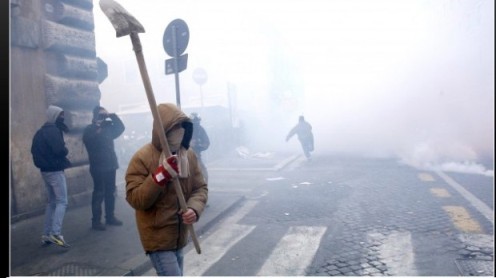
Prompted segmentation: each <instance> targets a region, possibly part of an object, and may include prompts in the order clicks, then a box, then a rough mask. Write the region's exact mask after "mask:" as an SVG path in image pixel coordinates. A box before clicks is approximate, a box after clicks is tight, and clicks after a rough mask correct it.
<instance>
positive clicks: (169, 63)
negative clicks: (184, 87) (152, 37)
mask: <svg viewBox="0 0 496 278" xmlns="http://www.w3.org/2000/svg"><path fill="white" fill-rule="evenodd" d="M188 42H189V29H188V25H187V24H186V22H184V20H182V19H179V18H178V19H175V20H173V21H171V22H170V23H169V25H167V27H166V28H165V32H164V37H163V44H164V50H165V52H166V53H167V54H168V55H169V56H171V57H172V58H170V59H167V60H165V74H166V75H167V74H171V73H174V80H175V83H176V104H177V106H178V107H179V109H181V93H180V87H179V72H181V71H183V70H185V69H186V65H187V63H188V54H184V55H182V54H183V53H184V51H185V50H186V47H187V46H188Z"/></svg>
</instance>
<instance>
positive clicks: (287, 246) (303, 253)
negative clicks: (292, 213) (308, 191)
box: [257, 226, 327, 276]
mask: <svg viewBox="0 0 496 278" xmlns="http://www.w3.org/2000/svg"><path fill="white" fill-rule="evenodd" d="M326 230H327V227H311V226H297V227H290V229H289V231H288V232H287V233H286V235H285V236H284V237H283V238H282V239H281V240H280V241H279V243H278V244H277V246H276V248H275V249H274V250H273V251H272V253H271V255H270V257H269V258H268V259H267V261H266V262H265V264H264V265H263V266H262V268H261V269H260V271H259V272H258V273H257V276H280V275H283V276H300V275H305V272H304V271H305V268H306V267H307V266H308V265H310V263H311V262H312V259H313V257H314V256H315V253H316V252H317V249H318V248H319V245H320V241H321V239H322V236H323V235H324V233H325V231H326Z"/></svg>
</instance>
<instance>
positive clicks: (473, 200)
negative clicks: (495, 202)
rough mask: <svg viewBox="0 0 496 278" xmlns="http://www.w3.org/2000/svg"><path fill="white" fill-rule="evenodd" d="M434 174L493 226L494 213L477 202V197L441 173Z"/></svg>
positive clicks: (479, 201)
mask: <svg viewBox="0 0 496 278" xmlns="http://www.w3.org/2000/svg"><path fill="white" fill-rule="evenodd" d="M436 173H437V174H438V175H439V176H440V177H441V178H442V179H443V180H444V181H446V182H447V183H448V184H449V185H451V187H453V188H454V189H455V190H456V191H458V193H460V194H461V195H462V196H463V197H464V198H465V199H466V200H467V201H469V202H470V204H472V206H474V207H475V209H477V210H478V211H479V212H480V213H481V214H482V215H484V216H485V217H486V218H487V219H488V220H489V221H490V222H491V224H493V225H494V211H493V210H492V209H491V208H490V207H488V206H487V205H486V204H485V203H484V202H482V201H481V200H479V199H478V198H477V197H475V196H474V195H472V193H470V192H468V191H467V190H466V189H465V188H463V186H461V185H460V184H459V183H457V182H456V181H454V180H453V179H452V178H450V177H449V176H448V175H446V174H445V173H443V172H441V171H436Z"/></svg>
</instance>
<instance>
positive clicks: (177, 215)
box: [125, 103, 208, 276]
mask: <svg viewBox="0 0 496 278" xmlns="http://www.w3.org/2000/svg"><path fill="white" fill-rule="evenodd" d="M158 113H159V115H160V118H161V120H162V124H163V128H164V131H165V132H166V137H167V141H168V144H169V149H170V151H171V152H172V154H173V156H171V157H168V158H166V159H165V158H164V157H163V155H162V148H161V145H160V140H159V135H158V131H157V130H156V127H155V126H156V123H155V122H154V123H153V129H152V141H151V142H150V143H147V144H145V145H144V146H142V147H141V148H140V149H138V150H137V151H136V153H135V154H134V155H133V157H132V158H131V160H130V162H129V165H128V168H127V171H126V176H125V180H126V200H127V202H128V203H129V204H130V205H131V207H133V208H134V209H135V210H136V213H135V216H136V224H137V228H138V232H139V236H140V240H141V244H142V246H143V249H144V251H145V253H146V254H147V255H148V256H149V258H150V260H151V261H152V264H153V266H154V268H155V270H156V272H157V275H158V276H182V275H183V251H182V250H183V248H184V247H185V246H186V244H187V243H188V240H187V239H188V230H187V228H186V225H187V224H193V223H194V222H197V221H198V219H199V218H200V216H201V214H202V212H203V210H204V208H205V206H206V203H207V199H208V186H207V184H206V182H205V179H204V178H203V175H202V172H201V169H200V167H199V163H198V160H197V158H196V155H195V153H194V152H193V150H192V149H191V148H189V144H190V141H191V136H192V133H193V125H192V123H191V120H190V119H189V117H188V116H187V115H186V114H184V113H183V112H182V111H181V110H180V109H179V108H178V107H177V106H176V105H174V104H171V103H165V104H159V105H158ZM175 178H178V179H179V183H180V186H181V188H182V190H183V194H184V198H185V200H186V204H187V207H188V209H187V211H182V210H181V208H180V204H179V199H178V195H177V193H176V191H175V189H174V186H173V185H172V181H173V179H175Z"/></svg>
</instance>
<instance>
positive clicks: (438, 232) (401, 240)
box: [143, 156, 494, 276]
mask: <svg viewBox="0 0 496 278" xmlns="http://www.w3.org/2000/svg"><path fill="white" fill-rule="evenodd" d="M210 183H211V184H217V183H218V184H222V185H223V186H221V187H216V188H217V190H219V191H225V192H237V193H242V194H244V196H245V199H244V201H243V202H241V203H239V205H238V206H236V207H235V208H234V209H232V211H230V212H229V213H226V214H224V215H225V216H224V217H223V218H222V219H221V220H220V221H219V222H218V223H215V224H213V225H211V228H210V229H209V230H208V231H206V232H205V233H204V234H203V236H202V239H201V245H202V250H203V251H202V252H203V255H202V256H198V255H197V254H195V252H194V249H193V250H191V249H190V250H188V251H187V252H186V255H185V275H187V276H205V275H206V276H297V275H298V276H301V275H310V276H321V275H322V276H329V275H330V276H350V275H351V276H459V275H462V276H493V275H494V268H493V261H494V239H493V238H494V216H493V215H494V202H493V199H492V196H494V178H493V177H488V176H482V175H469V174H457V173H451V172H448V173H437V172H432V171H425V170H422V169H415V168H412V167H410V166H408V165H404V164H401V163H399V162H398V161H395V160H391V159H372V158H358V157H347V158H344V157H333V156H316V157H314V160H313V161H312V162H307V161H305V160H303V159H302V158H300V159H297V160H295V161H293V163H291V164H290V165H289V166H287V167H285V168H284V169H279V170H278V169H272V170H267V169H265V170H264V169H263V168H260V167H259V168H252V169H250V170H248V171H243V170H242V169H237V170H236V171H232V170H229V169H226V168H222V169H221V168H217V169H215V167H211V169H210ZM488 213H491V214H490V216H488ZM154 275H155V273H154V270H153V269H150V270H149V271H148V272H146V273H144V274H143V276H154Z"/></svg>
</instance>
